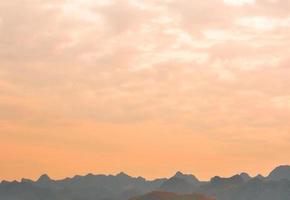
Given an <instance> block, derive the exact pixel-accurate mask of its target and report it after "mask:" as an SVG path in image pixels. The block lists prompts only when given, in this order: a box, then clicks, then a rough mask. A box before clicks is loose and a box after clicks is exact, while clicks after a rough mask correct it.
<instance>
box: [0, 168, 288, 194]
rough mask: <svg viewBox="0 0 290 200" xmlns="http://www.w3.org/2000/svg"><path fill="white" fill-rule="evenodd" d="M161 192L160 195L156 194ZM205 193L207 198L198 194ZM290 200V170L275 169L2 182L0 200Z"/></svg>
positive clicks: (0, 184)
mask: <svg viewBox="0 0 290 200" xmlns="http://www.w3.org/2000/svg"><path fill="white" fill-rule="evenodd" d="M153 191H159V192H153ZM196 194H204V195H205V196H204V195H196ZM209 197H213V198H215V199H216V200H290V167H289V166H287V165H284V166H279V167H277V168H275V169H274V170H273V171H272V172H271V173H270V174H269V176H268V177H263V176H262V175H258V176H256V177H253V178H252V177H251V176H249V175H248V174H246V173H241V174H237V175H234V176H232V177H229V178H224V177H219V176H215V177H213V178H212V179H211V180H210V181H203V182H201V181H199V180H198V179H197V178H196V177H195V176H193V175H190V174H183V173H181V172H177V173H176V174H175V175H174V176H172V177H171V178H169V179H167V178H160V179H155V180H146V179H144V178H142V177H131V176H129V175H127V174H125V173H123V172H121V173H119V174H117V175H94V174H87V175H85V176H74V177H72V178H65V179H63V180H53V179H51V178H50V177H49V176H48V175H46V174H44V175H42V176H40V177H39V179H38V180H36V181H32V180H29V179H24V178H23V179H22V180H21V182H17V181H12V182H9V181H2V182H1V183H0V200H128V199H131V200H209V199H210V198H209Z"/></svg>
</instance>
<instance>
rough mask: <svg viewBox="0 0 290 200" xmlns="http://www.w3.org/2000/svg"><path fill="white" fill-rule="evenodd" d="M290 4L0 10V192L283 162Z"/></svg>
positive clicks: (210, 0) (31, 1)
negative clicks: (4, 187)
mask: <svg viewBox="0 0 290 200" xmlns="http://www.w3.org/2000/svg"><path fill="white" fill-rule="evenodd" d="M289 10H290V2H289V1H283V0H276V1H272V0H256V1H254V0H202V1H198V0H192V1H188V0H164V1H161V0H102V1H101V0H96V1H95V0H85V1H84V0H73V1H66V0H49V1H48V0H13V1H12V0H11V1H10V0H9V1H8V0H7V1H1V2H0V45H1V48H0V150H1V153H0V181H1V180H3V179H7V180H14V179H18V180H19V179H20V178H22V177H23V176H25V177H27V178H32V179H36V178H37V177H39V175H41V174H43V173H47V174H49V175H50V176H51V177H53V178H56V179H60V178H64V177H67V176H73V175H75V174H87V173H104V174H116V173H119V172H120V171H125V172H127V173H128V174H130V175H133V176H139V175H142V176H144V177H146V178H155V177H168V176H171V175H173V174H174V173H175V172H176V171H179V170H180V171H184V172H187V173H192V174H194V175H196V176H197V177H199V178H200V179H203V180H205V179H209V178H210V177H212V176H214V175H216V174H219V175H221V176H231V175H233V174H235V173H239V172H241V171H247V172H248V173H249V174H251V175H256V174H257V173H258V172H262V173H264V174H265V175H267V173H269V171H270V170H271V169H273V168H274V167H275V166H277V165H279V164H284V163H290V156H289V152H290V12H289Z"/></svg>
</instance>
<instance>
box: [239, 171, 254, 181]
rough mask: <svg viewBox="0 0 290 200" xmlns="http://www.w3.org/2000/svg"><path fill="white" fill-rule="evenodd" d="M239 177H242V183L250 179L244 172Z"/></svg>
mask: <svg viewBox="0 0 290 200" xmlns="http://www.w3.org/2000/svg"><path fill="white" fill-rule="evenodd" d="M240 176H241V177H242V179H243V180H244V181H249V180H251V179H252V177H251V176H250V175H249V174H247V173H245V172H243V173H241V174H240Z"/></svg>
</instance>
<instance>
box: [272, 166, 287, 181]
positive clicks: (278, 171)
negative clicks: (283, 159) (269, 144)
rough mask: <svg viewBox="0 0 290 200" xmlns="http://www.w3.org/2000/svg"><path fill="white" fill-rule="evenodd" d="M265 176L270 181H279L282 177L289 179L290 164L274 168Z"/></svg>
mask: <svg viewBox="0 0 290 200" xmlns="http://www.w3.org/2000/svg"><path fill="white" fill-rule="evenodd" d="M267 178H268V179H269V180H272V181H279V180H283V179H287V180H290V166H289V165H282V166H279V167H277V168H275V169H274V170H273V171H272V172H271V173H270V174H269V176H268V177H267Z"/></svg>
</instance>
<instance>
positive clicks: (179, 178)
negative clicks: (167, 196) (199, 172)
mask: <svg viewBox="0 0 290 200" xmlns="http://www.w3.org/2000/svg"><path fill="white" fill-rule="evenodd" d="M199 183H200V182H199V180H198V179H197V178H196V177H195V176H193V175H191V174H183V173H181V172H177V173H176V174H175V175H174V176H172V177H171V178H169V179H168V180H166V181H164V182H163V183H162V185H161V186H160V190H162V191H166V192H174V193H181V194H186V193H192V191H193V188H194V187H195V186H196V185H198V184H199Z"/></svg>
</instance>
